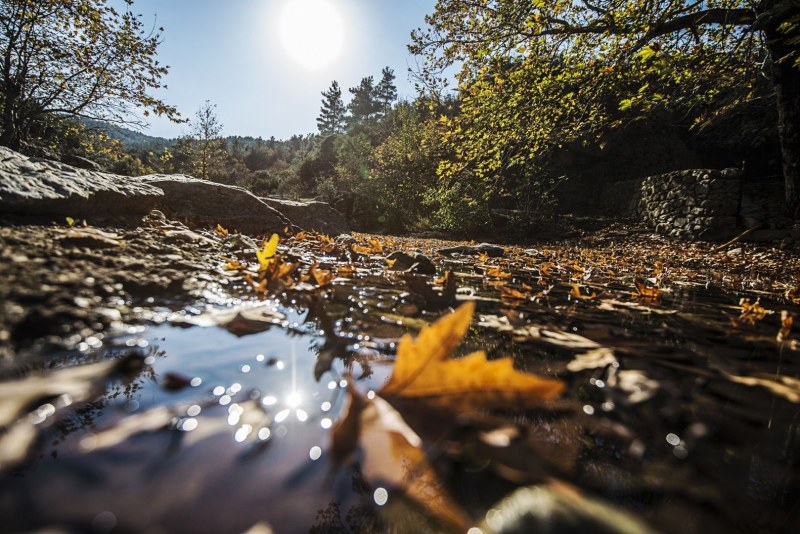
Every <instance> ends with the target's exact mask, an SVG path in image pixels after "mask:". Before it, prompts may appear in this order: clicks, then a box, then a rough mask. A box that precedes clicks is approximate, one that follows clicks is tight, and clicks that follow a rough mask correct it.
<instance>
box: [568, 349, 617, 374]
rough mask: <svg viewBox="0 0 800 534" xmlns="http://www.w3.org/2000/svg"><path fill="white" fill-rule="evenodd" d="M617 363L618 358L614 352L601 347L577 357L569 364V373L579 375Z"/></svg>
mask: <svg viewBox="0 0 800 534" xmlns="http://www.w3.org/2000/svg"><path fill="white" fill-rule="evenodd" d="M616 362H617V358H616V356H614V351H613V350H611V349H609V348H606V347H600V348H597V349H592V350H590V351H588V352H584V353H583V354H578V355H577V356H575V358H574V359H573V360H572V361H571V362H569V363H568V364H567V371H572V372H573V373H577V372H579V371H585V370H587V369H599V368H601V367H607V366H609V365H614V364H615V363H616Z"/></svg>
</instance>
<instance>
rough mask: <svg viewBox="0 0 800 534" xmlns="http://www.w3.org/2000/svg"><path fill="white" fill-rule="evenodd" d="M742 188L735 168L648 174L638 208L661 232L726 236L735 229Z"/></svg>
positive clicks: (712, 237) (709, 237) (686, 236)
mask: <svg viewBox="0 0 800 534" xmlns="http://www.w3.org/2000/svg"><path fill="white" fill-rule="evenodd" d="M741 189H742V173H741V171H740V170H739V169H724V170H714V169H689V170H684V171H674V172H670V173H667V174H659V175H656V176H648V177H647V178H645V179H644V181H643V182H642V188H641V198H640V199H639V205H638V212H639V215H640V216H641V217H642V219H643V220H644V222H645V223H647V224H649V225H650V226H652V227H653V228H655V230H656V231H657V232H658V233H660V234H664V235H669V236H673V237H679V238H683V239H707V240H720V239H728V238H730V237H732V236H733V235H734V234H735V233H736V227H737V215H738V213H739V201H740V197H741Z"/></svg>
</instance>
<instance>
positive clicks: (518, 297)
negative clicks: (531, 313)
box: [500, 286, 528, 305]
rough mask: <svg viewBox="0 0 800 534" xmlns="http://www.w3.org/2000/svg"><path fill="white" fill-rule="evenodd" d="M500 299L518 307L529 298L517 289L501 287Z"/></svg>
mask: <svg viewBox="0 0 800 534" xmlns="http://www.w3.org/2000/svg"><path fill="white" fill-rule="evenodd" d="M500 299H502V300H506V301H510V304H511V305H518V304H519V301H523V300H527V299H528V297H527V295H525V293H522V292H521V291H518V290H516V289H513V288H510V287H506V286H500ZM515 301H516V302H515Z"/></svg>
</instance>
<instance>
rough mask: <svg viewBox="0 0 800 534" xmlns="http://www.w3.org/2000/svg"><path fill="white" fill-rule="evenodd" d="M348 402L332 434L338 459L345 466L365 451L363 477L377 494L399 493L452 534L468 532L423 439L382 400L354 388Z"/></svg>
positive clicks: (459, 509) (362, 455)
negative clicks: (424, 445) (343, 462)
mask: <svg viewBox="0 0 800 534" xmlns="http://www.w3.org/2000/svg"><path fill="white" fill-rule="evenodd" d="M348 402H349V404H348V406H346V407H345V409H344V413H346V415H345V417H344V418H343V419H341V420H340V421H339V422H338V424H337V425H336V427H334V429H333V431H332V433H331V453H332V455H333V457H334V458H335V459H336V460H337V461H338V462H340V463H341V462H342V461H343V460H344V459H345V458H347V457H349V456H350V455H351V454H352V453H353V452H355V450H356V449H360V450H361V456H360V458H359V465H360V468H361V472H362V474H363V476H364V478H365V479H366V480H367V482H368V483H369V484H370V485H371V486H372V487H373V489H378V488H383V489H384V491H386V489H387V488H388V489H391V490H400V491H402V492H403V493H404V494H405V495H406V497H408V498H410V499H411V500H412V501H415V502H416V503H417V504H418V505H420V506H421V507H422V508H423V509H425V510H427V511H428V512H430V513H431V515H433V517H434V518H435V519H436V520H438V521H439V522H440V524H441V525H442V526H444V527H445V528H446V529H447V530H448V531H452V532H466V529H467V525H468V523H469V518H468V517H467V514H466V512H464V510H462V509H461V507H460V506H459V505H458V504H456V503H455V502H454V501H453V500H452V499H451V498H450V497H449V495H448V494H447V492H446V491H445V490H444V488H443V487H442V483H441V481H440V480H439V478H438V476H437V474H436V472H435V471H434V469H433V467H432V466H431V464H430V462H429V461H428V458H427V455H426V454H425V451H424V449H423V448H422V439H421V438H420V437H419V435H417V433H416V432H414V431H413V430H412V429H411V428H410V427H409V426H408V424H407V423H406V422H405V420H403V417H402V416H401V415H400V413H398V412H397V410H395V409H394V407H392V405H391V404H389V403H388V402H386V401H385V400H383V399H381V398H380V397H375V398H374V399H372V400H368V399H366V398H364V397H362V396H361V395H360V394H359V393H358V392H356V391H355V389H354V388H352V386H351V387H350V395H349V401H348ZM388 498H389V499H391V498H392V496H391V495H389V496H388Z"/></svg>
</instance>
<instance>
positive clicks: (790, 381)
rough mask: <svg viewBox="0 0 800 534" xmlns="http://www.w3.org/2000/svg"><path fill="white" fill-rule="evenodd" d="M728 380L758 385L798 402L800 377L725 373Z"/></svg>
mask: <svg viewBox="0 0 800 534" xmlns="http://www.w3.org/2000/svg"><path fill="white" fill-rule="evenodd" d="M726 377H727V378H728V380H730V381H731V382H736V383H737V384H744V385H746V386H760V387H763V388H766V389H768V390H770V391H771V392H772V393H773V394H775V395H777V396H779V397H783V398H784V399H786V400H788V401H790V402H794V403H800V379H797V378H792V377H789V376H773V375H760V376H735V375H726Z"/></svg>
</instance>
